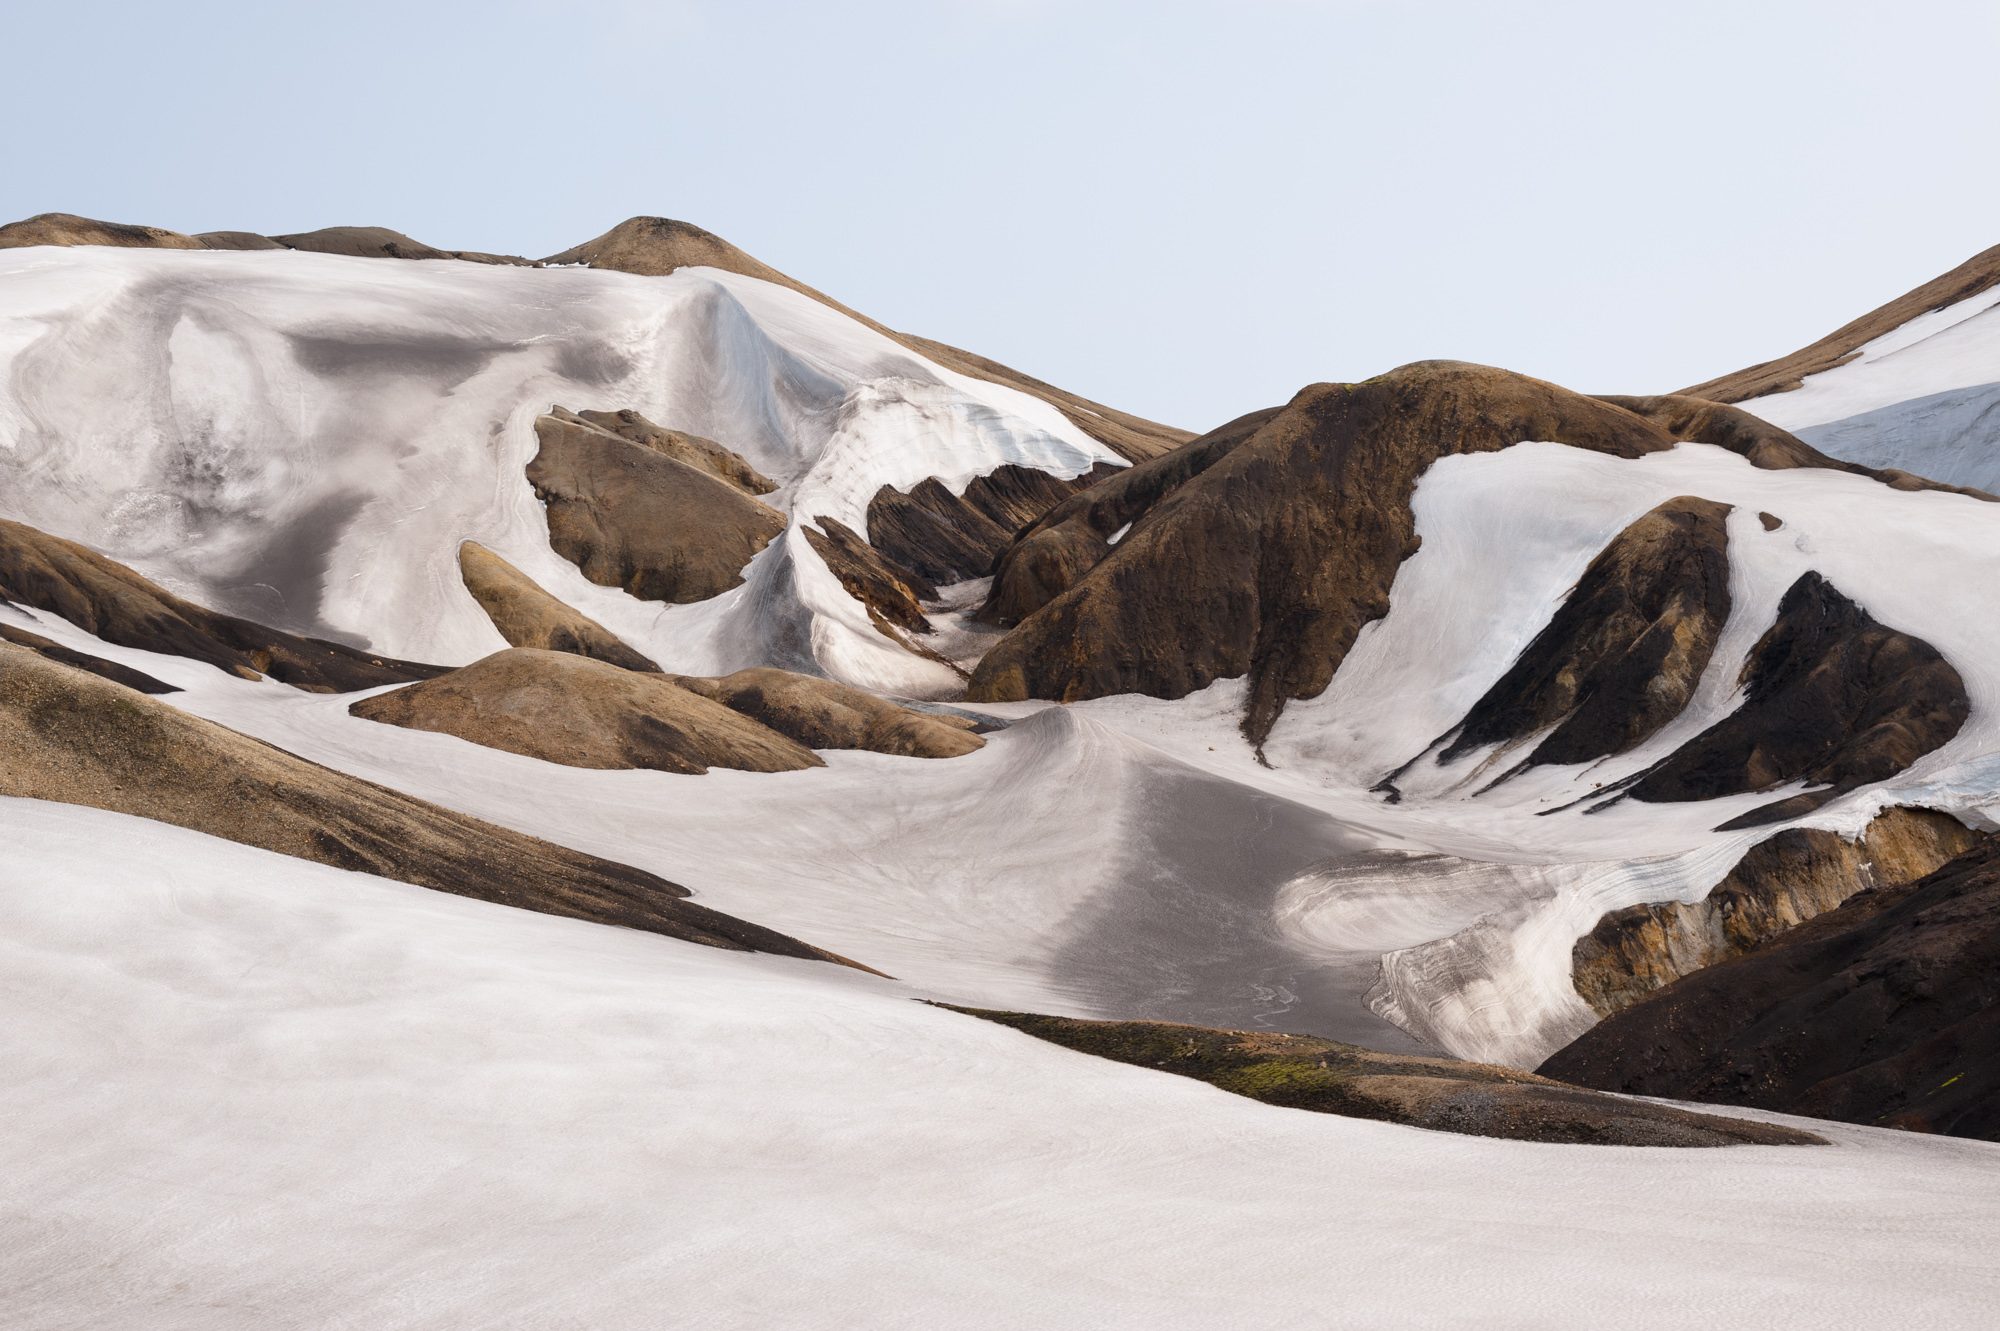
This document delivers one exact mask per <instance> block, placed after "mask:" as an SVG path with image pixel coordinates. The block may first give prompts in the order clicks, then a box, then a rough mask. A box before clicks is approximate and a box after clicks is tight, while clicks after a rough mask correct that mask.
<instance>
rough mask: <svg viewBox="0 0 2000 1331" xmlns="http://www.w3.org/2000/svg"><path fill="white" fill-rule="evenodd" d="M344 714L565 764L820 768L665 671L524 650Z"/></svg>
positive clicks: (689, 769) (687, 769)
mask: <svg viewBox="0 0 2000 1331" xmlns="http://www.w3.org/2000/svg"><path fill="white" fill-rule="evenodd" d="M348 711H349V712H351V713H352V714H353V715H355V716H359V717H364V718H366V719H367V720H370V721H380V722H383V723H385V724H387V725H392V726H406V727H408V728H409V729H412V730H432V731H437V732H439V733H441V734H446V735H456V736H457V737H458V738H460V739H463V740H468V741H470V742H471V743H474V744H483V745H485V746H486V747H487V748H491V749H504V750H506V751H507V752H508V753H519V754H524V755H526V756H527V757H530V758H540V759H541V760H543V761H544V762H552V763H561V764H562V765H563V766H565V767H595V768H651V769H653V770H655V771H660V772H680V773H696V772H705V771H707V770H708V769H709V768H711V767H728V768H734V769H736V770H739V771H745V772H793V771H798V770H801V769H803V768H807V767H823V766H825V763H824V762H823V761H822V760H821V759H820V758H819V757H818V756H817V755H816V754H814V753H813V751H812V750H811V749H808V748H806V747H805V746H804V745H802V744H799V743H797V742H795V741H793V740H790V739H787V738H785V736H783V735H781V734H779V733H777V732H776V731H774V730H772V729H770V728H769V727H768V726H764V725H761V724H759V723H758V722H756V721H753V720H750V719H749V718H747V717H745V716H742V715H740V714H739V713H737V712H734V711H732V710H730V709H729V708H728V707H726V706H724V705H722V704H721V703H719V702H715V701H712V700H711V699H709V698H706V697H702V696H701V695H699V694H697V693H694V692H691V691H690V690H688V689H685V688H683V687H681V685H680V684H679V682H677V681H676V680H674V679H671V678H669V677H668V676H666V675H656V674H641V673H639V672H637V671H632V670H621V669H619V668H618V667H617V666H613V665H607V664H605V663H604V662H602V661H593V660H590V659H588V658H586V657H582V656H574V655H571V654H569V653H566V652H544V651H536V650H534V649H532V648H524V647H515V648H509V649H508V650H507V651H504V652H495V653H494V654H493V655H491V656H488V657H486V658H484V659H482V660H479V661H475V662H473V663H472V664H471V665H469V666H464V667H462V668H460V669H458V670H453V671H451V672H450V673H448V674H444V675H440V676H439V677H438V678H436V679H433V680H427V681H425V682H424V683H422V684H413V685H411V686H410V687H408V688H404V689H396V690H394V691H393V692H390V693H381V694H377V695H375V696H374V697H371V698H363V699H362V700H361V701H359V702H357V703H355V704H354V705H353V706H352V707H350V708H348Z"/></svg>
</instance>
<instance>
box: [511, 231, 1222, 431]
mask: <svg viewBox="0 0 2000 1331" xmlns="http://www.w3.org/2000/svg"><path fill="white" fill-rule="evenodd" d="M542 262H543V263H547V264H584V265H587V266H589V267H592V268H611V269H615V270H617V271H619V272H624V273H639V274H642V275H645V276H650V277H663V276H665V275H666V274H668V273H672V272H676V271H678V270H679V269H682V268H720V269H722V270H723V271H724V272H730V273H740V274H742V275H743V276H745V277H754V278H756V279H757V280H759V281H761V282H773V283H776V284H777V285H779V286H783V287H790V288H791V289H792V290H793V291H796V292H798V293H799V294H800V295H803V296H806V297H808V298H810V299H812V300H816V301H818V302H819V303H820V304H822V305H825V306H828V307H829V308H832V309H835V310H839V311H840V312H841V313H842V314H845V315H846V316H847V317H849V318H850V319H855V320H858V321H859V322H861V323H863V324H866V325H867V326H868V327H870V328H872V329H874V330H875V331H876V332H878V333H880V334H882V335H883V336H884V337H887V338H890V339H892V340H894V341H896V342H899V343H901V344H902V345H903V346H906V347H908V348H909V349H910V350H912V351H914V352H916V353H917V354H918V355H920V356H922V357H924V358H925V359H927V360H929V361H931V362H933V363H935V364H938V365H942V366H944V367H945V368H946V369H948V370H956V371H957V372H958V373H960V374H968V375H971V376H972V377H973V378H975V379H985V380H987V381H988V382H991V383H997V384H1004V385H1006V386H1007V387H1009V388H1014V389H1018V390H1019V391H1021V392H1023V393H1026V394H1028V395H1029V396H1030V397H1037V398H1040V399H1041V400H1042V401H1044V402H1047V403H1048V404H1049V405H1051V406H1053V407H1055V408H1056V410H1058V411H1060V412H1062V413H1063V415H1064V416H1066V417H1068V418H1069V420H1070V421H1071V422H1072V423H1073V424H1074V425H1075V426H1076V427H1077V428H1078V429H1080V430H1082V431H1083V432H1084V433H1085V434H1088V435H1089V436H1090V437H1091V438H1093V439H1095V440H1097V441H1098V442H1099V443H1101V444H1103V445H1105V446H1106V447H1107V448H1110V449H1112V450H1113V451H1114V452H1116V453H1117V454H1118V455H1119V456H1120V457H1124V458H1127V459H1129V460H1132V461H1137V460H1139V459H1141V458H1148V457H1153V456H1155V455H1156V454H1159V453H1163V452H1165V451H1166V450H1168V449H1170V448H1173V447H1175V446H1176V445H1179V444H1182V443H1185V442H1186V441H1187V440H1188V439H1189V438H1190V437H1191V436H1190V435H1189V434H1188V432H1187V431H1185V430H1176V429H1173V428H1171V427H1169V426H1165V425H1161V424H1158V423H1157V422H1154V421H1149V420H1143V419H1141V418H1140V417H1137V416H1133V415H1130V414H1129V413H1126V412H1122V411H1117V410H1115V409H1113V408H1111V407H1107V406H1105V405H1104V404H1103V403H1101V402H1092V401H1090V400H1089V399H1088V398H1082V397H1078V396H1077V395H1076V394H1074V393H1069V392H1065V391H1064V390H1062V389H1060V388H1056V387H1055V386H1053V385H1051V384H1045V383H1043V382H1042V381H1041V380H1039V379H1036V378H1033V377H1031V376H1029V375H1025V374H1022V373H1021V372H1020V371H1019V370H1013V369H1009V368H1008V367H1007V366H1005V365H1001V364H999V363H998V362H997V361H991V360H988V359H986V358H985V357H984V356H976V355H974V354H972V353H971V352H969V351H962V350H960V349H959V348H957V347H952V346H946V345H945V344H944V343H942V342H933V341H931V340H930V339H929V338H922V337H913V336H911V335H909V334H907V333H898V332H896V331H895V330H894V329H891V328H886V327H884V326H883V325H881V324H879V323H876V322H875V321H874V320H873V319H870V318H868V317H867V316H866V315H864V314H861V313H859V312H858V311H856V310H852V309H849V308H848V307H847V306H845V305H843V304H841V303H840V302H839V301H837V300H835V299H833V298H832V297H831V296H828V295H826V294H825V293H824V292H821V291H815V290H814V289H813V288H811V287H809V286H807V285H806V284H805V283H803V282H800V281H798V280H797V279H796V278H792V277H789V276H787V275H786V274H784V273H781V272H779V271H778V270H777V269H775V268H773V267H771V266H770V265H769V264H767V263H764V262H762V261H760V260H757V259H753V258H751V257H750V256H749V255H748V254H745V253H744V252H743V251H742V250H740V249H738V248H737V247H736V246H734V245H732V244H730V243H729V242H728V241H726V240H724V239H722V237H720V236H718V235H715V234H714V233H712V232H708V231H704V230H702V229H701V228H700V227H698V226H694V225H692V224H691V223H687V222H678V221H675V220H674V219H672V218H669V217H633V218H628V219H627V220H625V221H623V222H620V223H619V224H618V225H617V226H615V227H613V228H611V230H609V231H607V232H605V233H604V234H603V235H601V236H598V237H596V238H595V239H593V240H587V241H585V242H584V243H583V244H581V245H575V246H572V247H571V248H569V249H566V250H564V251H563V252H562V253H560V254H552V255H550V256H549V257H548V258H546V259H544V260H542Z"/></svg>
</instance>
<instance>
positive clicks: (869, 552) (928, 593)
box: [805, 514, 937, 651]
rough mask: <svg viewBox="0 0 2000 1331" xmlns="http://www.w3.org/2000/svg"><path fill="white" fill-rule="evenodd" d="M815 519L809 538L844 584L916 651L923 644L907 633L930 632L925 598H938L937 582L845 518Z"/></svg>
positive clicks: (891, 634) (875, 619)
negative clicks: (873, 541) (896, 559)
mask: <svg viewBox="0 0 2000 1331" xmlns="http://www.w3.org/2000/svg"><path fill="white" fill-rule="evenodd" d="M813 522H814V524H815V525H814V526H811V527H807V528H806V529H805V533H806V543H807V544H808V545H810V546H812V548H813V553H814V554H816V555H818V556H819V557H820V559H821V560H822V561H823V562H824V563H825V564H826V566H827V568H828V570H830V571H831V572H832V574H833V576H834V577H836V578H838V579H840V586H841V589H842V590H844V591H845V592H846V593H847V594H848V595H849V596H852V597H853V598H854V599H855V600H857V601H859V602H861V604H862V605H863V606H864V607H865V608H866V609H867V611H868V618H869V620H870V621H871V622H872V623H873V624H874V625H875V627H876V629H877V630H879V631H880V632H881V633H882V634H883V635H884V636H886V637H888V638H890V639H891V640H893V641H896V642H900V643H902V644H903V645H904V646H906V647H909V648H910V649H911V650H912V651H918V650H921V649H920V648H918V647H917V646H916V645H915V644H914V643H912V642H910V641H909V638H908V636H907V635H910V634H920V635H921V634H928V633H930V632H931V623H930V620H928V619H926V618H925V617H924V607H923V602H925V601H930V600H935V599H936V598H937V588H935V587H933V586H932V585H931V584H930V583H929V582H928V581H927V580H925V579H924V578H922V577H920V576H919V575H917V574H916V573H914V572H912V571H911V570H909V569H907V568H904V567H903V566H902V565H900V564H897V563H894V562H893V561H891V560H890V559H889V558H888V557H887V556H886V555H884V554H883V553H882V552H881V551H880V550H877V549H876V548H875V547H874V546H872V545H870V544H869V543H868V542H866V541H864V540H862V539H861V536H860V534H859V533H858V532H856V531H855V530H854V529H853V528H852V527H849V526H848V525H846V524H845V523H843V522H839V521H837V520H835V519H833V518H830V517H827V516H826V515H825V514H821V515H820V516H818V517H816V518H814V519H813Z"/></svg>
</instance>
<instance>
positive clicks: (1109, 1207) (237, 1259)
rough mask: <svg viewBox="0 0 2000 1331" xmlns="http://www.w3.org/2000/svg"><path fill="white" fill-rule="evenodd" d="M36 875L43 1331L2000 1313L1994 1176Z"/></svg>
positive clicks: (22, 1191)
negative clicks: (1633, 1134) (1056, 1040)
mask: <svg viewBox="0 0 2000 1331" xmlns="http://www.w3.org/2000/svg"><path fill="white" fill-rule="evenodd" d="M0 845H4V846H5V847H7V848H8V850H7V852H6V854H7V860H6V863H7V865H8V870H7V890H6V891H5V892H0V1112H4V1114H5V1117H6V1120H7V1123H8V1128H9V1130H8V1131H7V1133H5V1134H4V1135H0V1169H4V1170H5V1173H6V1175H7V1178H8V1187H7V1190H6V1199H5V1202H4V1203H0V1315H4V1320H5V1321H6V1323H7V1325H8V1326H9V1327H11V1328H20V1331H54V1329H55V1328H67V1327H75V1326H89V1327H92V1328H93V1329H95V1331H106V1329H109V1328H121V1327H130V1328H135V1329H137V1328H144V1331H171V1329H172V1328H202V1329H203V1331H217V1329H219V1328H231V1327H242V1328H246V1331H247V1329H250V1328H254V1329H255V1331H284V1329H285V1328H301V1329H304V1328H315V1329H316V1328H323V1327H329V1326H353V1327H368V1328H378V1329H380V1331H416V1329H417V1328H439V1329H440V1331H443V1329H444V1328H450V1329H451V1331H459V1329H460V1328H465V1327H471V1326H495V1327H497V1326H537V1327H552V1326H589V1327H597V1328H622V1327H633V1328H640V1327H644V1328H653V1327H659V1326H665V1325H686V1326H695V1325H699V1326H705V1327H717V1328H763V1327H772V1326H799V1327H804V1326H824V1327H853V1326H868V1327H909V1328H917V1327H939V1326H951V1327H966V1328H988V1327H993V1328H1000V1327H1022V1328H1027V1327H1035V1328H1042V1327H1048V1326H1051V1325H1063V1326H1085V1325H1087V1326H1094V1327H1134V1328H1137V1327H1146V1328H1159V1327H1193V1328H1212V1327H1217V1326H1256V1327H1272V1328H1279V1327H1301V1328H1304V1327H1323V1326H1326V1325H1328V1324H1329V1323H1330V1322H1332V1323H1339V1324H1342V1325H1351V1326H1391V1325H1394V1326H1437V1327H1454V1326H1463V1327H1490V1326H1496V1325H1498V1326H1546V1325H1550V1324H1552V1323H1566V1324H1576V1325H1593V1326H1604V1325H1611V1324H1617V1325H1623V1326H1635V1327H1697V1326H1719V1325H1756V1326H1763V1327H1815V1328H1829V1327H1856V1328H1861V1327H1878V1326H1885V1325H1904V1324H1907V1325H1924V1326H1934V1327H1941V1328H1956V1327H1965V1328H1981V1327H1985V1326H1988V1325H1990V1324H1991V1313H1992V1310H1993V1308H1994V1307H1995V1306H1996V1302H2000V1272H1996V1270H1995V1268H1994V1266H1993V1263H1992V1262H1991V1260H1990V1254H1991V1252H1992V1250H1993V1247H1994V1245H1995V1244H1996V1242H2000V1152H1996V1151H1994V1150H1993V1148H1991V1147H1990V1146H1986V1145H1983V1144H1978V1143H1971V1142H1960V1141H1950V1140H1943V1139H1933V1138H1924V1137H1915V1136H1909V1135H1905V1134H1900V1133H1892V1132H1885V1131H1874V1130H1869V1129H1862V1128H1849V1127H1842V1126H1838V1125H1822V1124H1813V1125H1812V1127H1813V1128H1814V1130H1815V1131H1819V1132H1822V1133H1823V1134H1825V1135H1827V1136H1828V1137H1830V1138H1832V1139H1833V1140H1834V1142H1835V1143H1836V1144H1835V1145H1833V1146H1829V1147H1732V1148H1729V1149H1726V1150H1707V1151H1700V1150H1666V1149H1655V1150H1642V1149H1611V1148H1598V1147H1572V1146H1541V1145H1531V1144H1524V1143H1516V1142H1500V1141H1493V1140H1487V1139H1481V1138H1470V1137H1456V1136H1445V1135H1439V1134H1433V1133H1427V1132H1423V1131H1420V1130H1417V1129H1411V1128H1403V1127H1396V1126H1391V1125H1387V1124H1379V1123H1370V1122H1364V1121H1360V1120H1354V1119H1343V1118H1336V1117H1329V1116H1323V1115H1315V1114H1307V1113H1300V1112H1294V1111H1290V1110H1284V1109H1275V1108H1270V1107H1267V1106H1264V1105H1259V1104H1256V1103H1254V1102H1251V1101H1248V1100H1244V1099H1241V1098H1238V1097H1234V1096H1230V1095H1227V1094H1225V1093H1223V1092H1221V1091H1217V1090H1214V1089H1212V1088H1209V1087H1207V1086H1203V1085H1200V1084H1198V1083H1195V1082H1193V1081H1189V1080H1186V1079H1183V1078H1177V1077H1171V1076H1166V1075H1162V1074H1158V1073H1153V1072H1149V1071H1146V1070H1142V1069H1138V1068H1131V1067H1125V1066H1121V1065H1118V1064H1114V1063H1110V1062H1106V1061H1103V1060H1098V1059H1093V1058H1090V1057H1087V1056H1085V1055H1080V1054H1073V1053H1069V1052H1067V1051H1064V1050H1061V1049H1057V1048H1055V1047H1053V1046H1051V1045H1048V1044H1044V1043H1042V1042H1040V1041H1037V1040H1034V1039H1032V1038H1030V1037H1028V1036H1024V1035H1021V1034H1018V1033H1016V1032H1013V1031H1009V1030H1006V1029H1003V1028H1001V1027H998V1026H994V1025H991V1024H988V1023H984V1022H980V1021H977V1020H974V1019H972V1018H967V1017H961V1016H958V1015H956V1014H954V1013H949V1012H944V1011H941V1010H938V1009H935V1008H930V1007H926V1006H924V1005H922V1004H919V1003H916V1002H912V1001H910V1000H909V999H908V998H907V997H905V996H904V991H902V990H900V989H899V988H898V987H897V986H895V985H894V984H892V983H890V982H887V981H881V980H875V979H871V978H869V977H866V976H862V975H859V974H857V973H852V972H847V973H842V972H840V971H838V970H837V969H836V968H833V967H827V966H817V965H813V964H811V963H805V962H787V961H782V960H777V959H772V958H762V957H754V956H745V955H741V954H733V953H723V952H717V951H713V950H708V949H703V948H698V947H694V946H690V945H685V944H681V943H677V942H674V941H672V940H668V939H662V938H657V937H653V936H650V935H645V934H639V933H633V932H628V931H623V930H616V929H605V928H601V927H597V926H593V925H588V924H579V923H575V922H572V921H567V920H558V919H552V918H550V917H547V916H541V915H534V914H529V913H526V912H520V911H513V910H509V909H506V908H504V907H499V906H493V905H488V904H485V903H481V902H475V901H469V900H465V899H462V898H456V897H450V896H446V895H443V894H440V893H434V892H427V891H424V890H422V889H419V888H414V887H408V886H404V885H401V884H395V883H387V882H383V881H381V880H379V879H373V878H369V877H366V876H363V875H358V874H350V873H343V872H340V871H338V870H333V869H327V868H323V867H320V866H317V865H311V864H305V863H302V862H299V861H296V860H289V859H285V858H282V857H278V856H273V855H269V854H266V853H264V852H261V851H255V850H250V849H246V848H244V847H240V846H235V845H231V844H228V843H225V842H219V841H214V840H211V839H208V838H205V837H202V836H199V835H196V834H194V833H190V832H184V831H181V830H179V829H175V828H168V827H163V826H160V825H157V824H152V823H146V822H141V821H137V820H131V819H124V818H120V817H118V816H116V815H111V814H104V813H99V812H96V811H93V810H87V809H78V808H72V807H66V806H58V805H46V804H39V803H35V802H31V801H18V800H0ZM29 848H32V849H29ZM84 958H87V959H88V961H87V964H86V963H85V962H84V960H83V959H84ZM1745 1235H1754V1236H1755V1242H1745V1241H1744V1236H1745Z"/></svg>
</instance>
